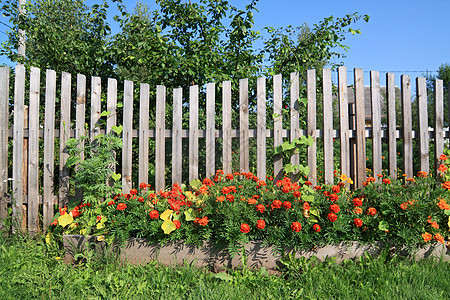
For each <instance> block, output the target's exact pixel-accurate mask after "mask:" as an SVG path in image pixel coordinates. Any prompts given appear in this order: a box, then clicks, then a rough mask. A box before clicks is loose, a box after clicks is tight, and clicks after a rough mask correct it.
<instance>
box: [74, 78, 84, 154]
mask: <svg viewBox="0 0 450 300" xmlns="http://www.w3.org/2000/svg"><path fill="white" fill-rule="evenodd" d="M85 117H86V76H85V75H82V74H77V104H76V117H75V118H76V119H75V139H77V140H78V139H79V138H80V137H82V136H85V135H86V130H85V120H86V119H85ZM80 147H83V144H81V145H80ZM80 159H81V160H84V153H83V152H82V153H81V154H80Z"/></svg>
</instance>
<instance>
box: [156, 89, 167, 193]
mask: <svg viewBox="0 0 450 300" xmlns="http://www.w3.org/2000/svg"><path fill="white" fill-rule="evenodd" d="M165 116H166V87H165V86H163V85H158V86H157V87H156V134H155V142H156V147H155V190H156V191H160V190H162V189H164V188H165V186H166V184H165V169H166V167H165V165H166V137H165V131H166V123H165Z"/></svg>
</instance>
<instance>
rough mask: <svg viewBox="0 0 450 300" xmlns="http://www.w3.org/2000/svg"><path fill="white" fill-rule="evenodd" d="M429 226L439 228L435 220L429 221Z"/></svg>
mask: <svg viewBox="0 0 450 300" xmlns="http://www.w3.org/2000/svg"><path fill="white" fill-rule="evenodd" d="M431 227H433V228H436V229H439V224H438V223H437V222H436V221H433V222H431Z"/></svg>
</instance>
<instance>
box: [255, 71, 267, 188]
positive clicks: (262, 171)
mask: <svg viewBox="0 0 450 300" xmlns="http://www.w3.org/2000/svg"><path fill="white" fill-rule="evenodd" d="M257 80H258V81H257V128H256V138H257V142H256V145H257V146H256V149H257V152H256V155H257V158H256V161H257V167H256V170H257V172H258V173H257V176H258V178H259V180H264V181H266V78H264V77H259V78H258V79H257Z"/></svg>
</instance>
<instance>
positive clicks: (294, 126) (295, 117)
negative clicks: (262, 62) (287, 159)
mask: <svg viewBox="0 0 450 300" xmlns="http://www.w3.org/2000/svg"><path fill="white" fill-rule="evenodd" d="M290 96H291V102H290V104H291V128H290V130H291V132H290V133H291V135H290V137H291V143H292V142H293V141H294V140H295V139H298V138H300V116H299V111H300V103H299V101H298V100H299V97H300V91H299V75H298V72H294V73H291V77H290ZM299 163H300V155H299V154H298V152H297V151H295V152H294V154H292V156H291V164H292V165H293V166H297V165H298V164H299ZM297 179H298V174H292V175H291V180H293V181H297Z"/></svg>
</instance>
